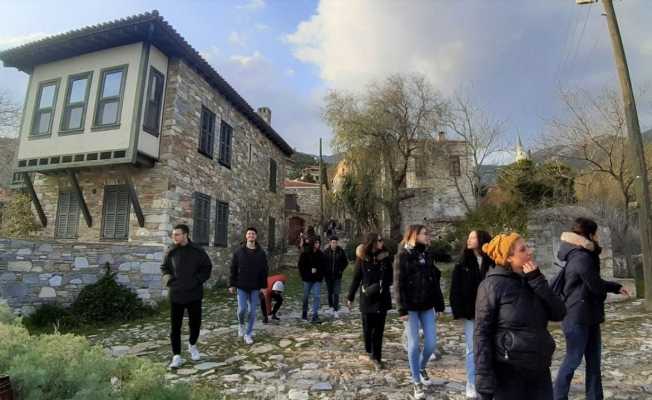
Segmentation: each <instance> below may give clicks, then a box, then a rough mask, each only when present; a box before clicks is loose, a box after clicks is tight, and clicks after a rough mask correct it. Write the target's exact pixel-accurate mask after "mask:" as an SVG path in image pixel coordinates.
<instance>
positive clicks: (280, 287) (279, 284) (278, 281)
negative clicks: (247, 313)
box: [260, 274, 288, 324]
mask: <svg viewBox="0 0 652 400" xmlns="http://www.w3.org/2000/svg"><path fill="white" fill-rule="evenodd" d="M287 280H288V277H287V276H285V275H283V274H278V275H272V276H270V277H268V278H267V288H266V289H265V290H264V291H262V292H260V310H261V311H262V312H263V324H267V323H269V319H268V316H269V314H270V313H271V314H272V319H274V320H277V321H278V320H280V318H279V317H278V315H276V314H277V313H278V310H279V309H280V308H281V304H283V291H284V290H285V283H286V282H287ZM272 301H273V302H274V307H272Z"/></svg>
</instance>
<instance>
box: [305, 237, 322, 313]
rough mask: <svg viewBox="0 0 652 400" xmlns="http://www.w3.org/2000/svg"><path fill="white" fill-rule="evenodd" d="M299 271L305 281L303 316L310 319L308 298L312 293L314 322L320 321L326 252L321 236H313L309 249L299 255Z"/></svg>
mask: <svg viewBox="0 0 652 400" xmlns="http://www.w3.org/2000/svg"><path fill="white" fill-rule="evenodd" d="M299 273H300V274H301V280H302V281H303V313H302V315H301V317H302V318H303V319H304V320H308V299H309V298H310V294H311V293H312V296H313V300H312V322H319V300H320V288H321V281H322V280H323V279H324V253H322V251H321V242H320V240H319V238H313V241H312V245H311V246H310V249H309V250H306V251H304V252H303V253H301V256H300V257H299Z"/></svg>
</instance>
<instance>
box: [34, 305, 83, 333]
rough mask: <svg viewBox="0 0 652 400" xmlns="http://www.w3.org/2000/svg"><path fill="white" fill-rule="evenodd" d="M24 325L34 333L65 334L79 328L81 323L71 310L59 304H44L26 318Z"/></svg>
mask: <svg viewBox="0 0 652 400" xmlns="http://www.w3.org/2000/svg"><path fill="white" fill-rule="evenodd" d="M23 324H24V325H25V327H26V328H27V329H28V330H29V331H30V332H32V333H34V332H38V331H40V330H48V331H62V332H64V331H68V330H70V329H73V328H75V327H77V326H78V325H79V322H78V321H77V319H76V318H74V317H73V314H72V313H71V312H70V310H69V309H67V308H64V307H62V306H60V305H57V304H44V305H42V306H39V307H38V308H37V309H36V310H35V311H34V312H33V313H32V314H30V315H28V316H26V317H24V318H23Z"/></svg>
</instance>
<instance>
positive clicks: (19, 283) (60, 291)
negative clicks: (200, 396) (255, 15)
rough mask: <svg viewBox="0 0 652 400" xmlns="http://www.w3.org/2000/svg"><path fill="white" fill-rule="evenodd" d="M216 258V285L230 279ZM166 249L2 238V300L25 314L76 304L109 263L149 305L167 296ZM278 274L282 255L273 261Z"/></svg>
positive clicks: (0, 259)
mask: <svg viewBox="0 0 652 400" xmlns="http://www.w3.org/2000/svg"><path fill="white" fill-rule="evenodd" d="M208 250H209V254H210V255H211V258H212V259H213V264H214V268H213V274H212V277H211V281H210V283H211V284H214V283H215V282H217V281H224V280H225V279H226V277H227V276H228V267H227V265H226V263H225V262H221V263H220V262H216V261H218V260H217V259H216V257H215V254H211V253H213V252H212V251H211V249H210V248H209V249H208ZM164 252H165V246H163V245H137V244H126V243H125V244H122V243H120V244H118V243H80V242H63V241H39V240H13V239H2V238H0V301H1V302H6V303H7V304H8V305H9V306H10V307H11V308H12V309H14V310H15V311H18V312H20V313H21V314H29V313H30V312H31V311H33V310H34V308H35V307H37V306H39V305H41V304H45V303H57V304H62V305H69V304H71V303H72V302H73V301H74V300H75V298H77V295H78V294H79V292H80V291H81V289H82V288H83V287H84V286H86V285H88V284H91V283H95V282H96V281H97V280H98V279H99V278H100V277H102V275H103V274H104V273H105V267H104V266H105V264H106V263H109V265H110V267H111V271H113V272H116V273H117V274H116V280H117V281H118V282H119V283H120V284H122V285H124V286H126V287H128V288H130V289H132V290H133V291H135V292H136V293H137V294H138V296H139V297H140V298H141V299H143V300H144V301H145V302H148V303H153V302H156V301H159V300H162V299H164V298H165V297H166V296H167V289H166V288H164V287H162V286H161V272H160V265H161V261H162V259H163V255H164ZM269 261H270V269H271V270H272V271H274V270H276V269H277V268H278V266H279V264H281V262H282V255H274V256H272V257H270V260H269Z"/></svg>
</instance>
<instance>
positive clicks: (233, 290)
mask: <svg viewBox="0 0 652 400" xmlns="http://www.w3.org/2000/svg"><path fill="white" fill-rule="evenodd" d="M229 293H231V294H235V288H234V287H233V286H231V287H230V288H229Z"/></svg>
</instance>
